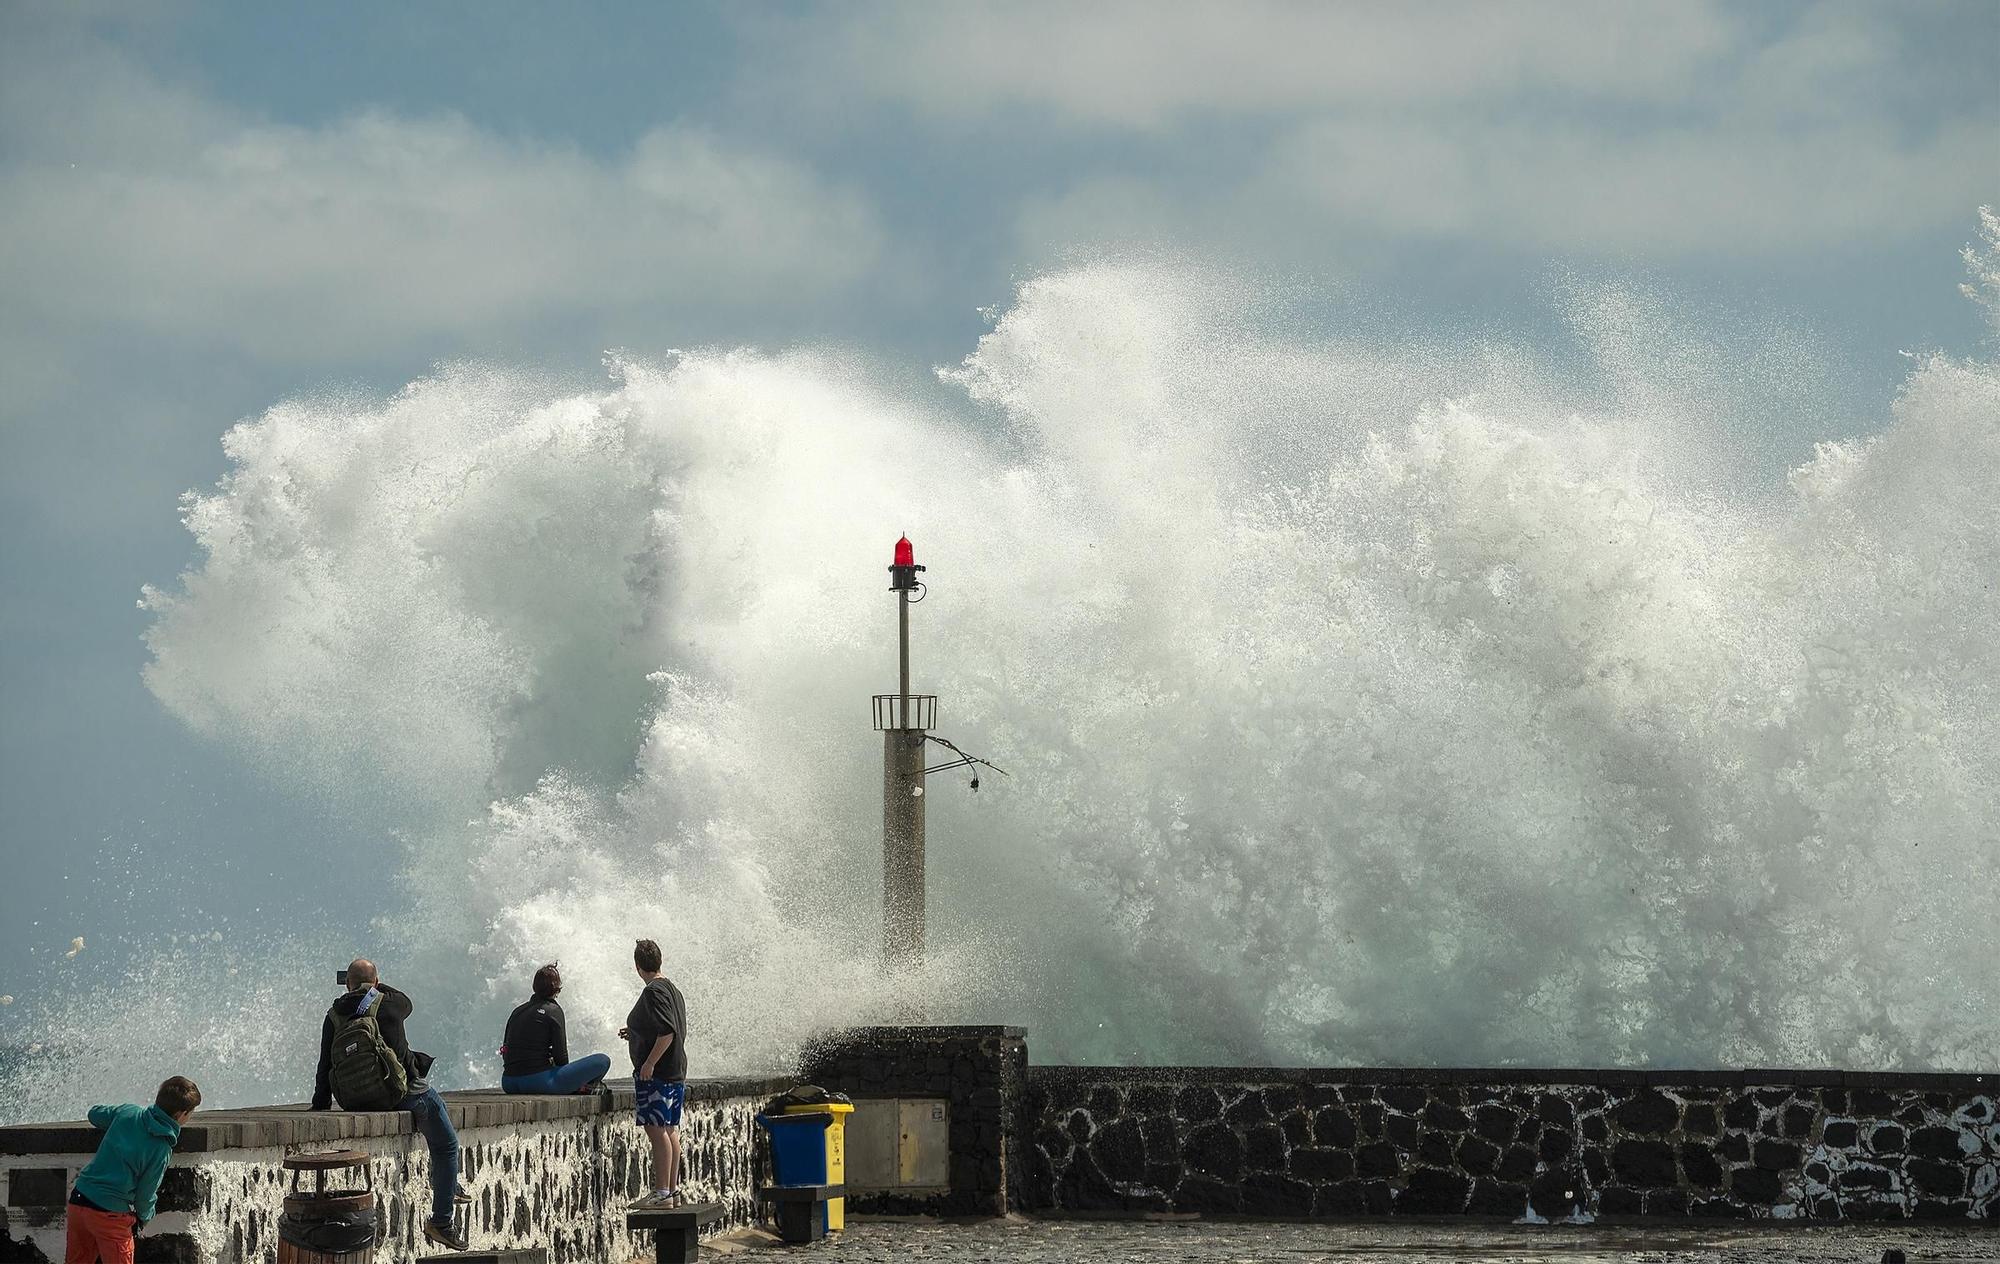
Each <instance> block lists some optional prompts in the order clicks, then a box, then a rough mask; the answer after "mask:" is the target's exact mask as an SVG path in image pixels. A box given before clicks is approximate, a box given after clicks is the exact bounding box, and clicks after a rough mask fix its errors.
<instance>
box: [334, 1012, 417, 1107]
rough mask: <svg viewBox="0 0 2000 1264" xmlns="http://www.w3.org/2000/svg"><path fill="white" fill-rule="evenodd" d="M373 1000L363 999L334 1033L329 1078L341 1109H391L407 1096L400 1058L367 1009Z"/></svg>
mask: <svg viewBox="0 0 2000 1264" xmlns="http://www.w3.org/2000/svg"><path fill="white" fill-rule="evenodd" d="M377 995H379V994H377ZM374 1000H375V997H369V998H367V999H364V1000H363V1001H362V1003H361V1008H360V1009H359V1010H357V1011H355V1014H354V1016H353V1017H352V1018H349V1019H348V1020H346V1021H345V1022H344V1023H342V1024H341V1025H340V1026H339V1027H338V1028H337V1029H335V1031H334V1033H333V1070H332V1073H331V1074H330V1075H329V1076H328V1078H329V1079H330V1080H331V1081H332V1083H333V1097H334V1100H335V1101H337V1102H339V1103H340V1108H341V1109H342V1110H394V1109H395V1108H396V1107H397V1105H398V1104H399V1103H401V1102H402V1100H403V1099H404V1098H405V1097H407V1096H409V1092H410V1079H409V1074H408V1073H407V1072H406V1071H405V1070H404V1068H403V1060H402V1059H401V1058H399V1057H397V1056H396V1051H395V1050H394V1049H391V1048H390V1047H389V1042H388V1041H386V1040H384V1039H382V1028H381V1026H380V1025H379V1024H378V1023H377V1022H376V1021H375V1015H373V1014H371V1013H369V1012H368V1008H369V1006H370V1005H371V1004H372V1003H373V1001H374Z"/></svg>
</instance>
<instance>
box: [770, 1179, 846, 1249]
mask: <svg viewBox="0 0 2000 1264" xmlns="http://www.w3.org/2000/svg"><path fill="white" fill-rule="evenodd" d="M846 1196H847V1186H845V1185H766V1186H764V1187H763V1188H762V1189H760V1190H758V1191H757V1201H758V1202H760V1203H770V1204H771V1205H772V1209H773V1210H774V1211H775V1212H776V1213H777V1214H776V1216H775V1217H774V1218H775V1219H776V1220H777V1222H778V1236H779V1237H781V1238H783V1239H784V1240H785V1241H787V1242H811V1241H812V1240H813V1239H815V1238H817V1237H819V1236H820V1227H821V1226H822V1225H824V1224H825V1223H826V1204H827V1201H828V1200H829V1199H834V1198H844V1197H846Z"/></svg>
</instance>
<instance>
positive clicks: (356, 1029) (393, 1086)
mask: <svg viewBox="0 0 2000 1264" xmlns="http://www.w3.org/2000/svg"><path fill="white" fill-rule="evenodd" d="M346 983H347V992H346V994H345V995H343V996H342V997H340V998H339V999H338V1000H336V1001H334V1003H333V1006H332V1008H331V1009H329V1010H327V1012H326V1021H325V1022H323V1023H321V1024H320V1029H319V1071H318V1073H317V1074H316V1075H315V1077H314V1079H313V1099H312V1108H313V1109H314V1110H329V1109H331V1108H332V1106H333V1103H334V1102H335V1101H336V1100H337V1101H339V1103H340V1108H341V1109H342V1110H407V1111H409V1112H410V1117H411V1119H412V1121H413V1122H414V1123H415V1124H416V1126H417V1131H418V1132H421V1133H423V1134H424V1140H425V1141H427V1142H428V1143H429V1144H430V1151H431V1218H430V1219H429V1220H428V1221H426V1222H425V1223H424V1236H425V1237H426V1238H428V1239H430V1240H431V1241H432V1242H436V1243H439V1244H440V1245H443V1246H446V1247H449V1248H451V1249H452V1250H454V1251H463V1250H465V1249H466V1240H465V1235H464V1234H462V1233H460V1232H458V1230H457V1229H456V1228H455V1227H454V1226H453V1224H452V1207H453V1204H454V1203H455V1202H464V1203H469V1202H471V1201H472V1197H471V1195H469V1194H467V1193H465V1192H464V1191H463V1190H461V1189H459V1187H458V1130H457V1129H455V1128H453V1127H452V1126H451V1115H450V1114H449V1113H448V1112H447V1111H446V1110H445V1105H444V1099H443V1098H442V1097H439V1096H438V1092H437V1090H436V1089H434V1088H432V1087H431V1086H430V1085H429V1084H426V1083H425V1082H424V1074H425V1072H427V1071H429V1070H430V1058H429V1057H428V1056H427V1055H425V1054H421V1053H412V1052H410V1041H409V1038H408V1036H406V1035H405V1034H404V1032H403V1023H404V1021H405V1020H406V1019H408V1018H409V1016H410V1014H411V1012H412V1011H413V1010H414V1009H415V1008H416V1007H415V1006H414V1005H412V1004H411V1003H410V998H409V997H408V996H405V995H404V994H403V993H401V992H399V991H397V990H396V989H395V988H392V987H390V986H389V985H388V984H386V983H384V982H382V978H381V976H380V975H379V974H378V973H376V970H375V963H374V962H372V961H369V960H367V959H366V958H361V959H357V960H356V961H355V962H354V963H353V964H352V965H350V966H348V967H347V977H346Z"/></svg>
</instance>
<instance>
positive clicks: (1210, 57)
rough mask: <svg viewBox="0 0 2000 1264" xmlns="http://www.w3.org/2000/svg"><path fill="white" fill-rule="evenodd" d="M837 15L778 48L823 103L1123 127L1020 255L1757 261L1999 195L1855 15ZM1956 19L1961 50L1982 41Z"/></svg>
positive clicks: (1103, 8)
mask: <svg viewBox="0 0 2000 1264" xmlns="http://www.w3.org/2000/svg"><path fill="white" fill-rule="evenodd" d="M840 12H841V13H842V14H843V15H844V20H843V21H842V22H841V23H840V24H839V27H838V29H837V30H831V31H830V30H828V29H826V27H825V25H824V24H823V23H822V24H821V25H813V24H812V23H806V24H803V25H802V26H801V27H800V28H797V29H795V30H794V32H793V35H794V38H802V37H801V36H800V35H799V34H798V30H809V31H811V33H812V37H811V42H812V46H813V48H814V50H815V55H816V57H817V62H816V65H817V69H816V70H815V71H814V72H813V73H817V74H819V75H820V76H823V77H831V78H832V79H833V80H834V81H836V82H838V83H841V84H843V85H845V89H846V90H847V91H849V92H853V93H858V94H863V95H868V96H872V97H874V98H876V99H878V100H881V101H884V102H888V103H891V104H892V105H894V106H897V107H908V108H910V109H911V110H912V111H913V112H915V113H916V114H918V115H919V116H921V117H923V118H924V119H926V120H930V121H932V122H936V121H938V120H944V121H946V123H947V124H949V125H953V126H959V125H963V126H968V127H984V128H988V129H998V130H1001V131H1008V132H1011V131H1012V130H1014V129H1016V128H1017V127H1020V126H1023V125H1025V126H1030V127H1032V126H1034V125H1036V124H1037V123H1039V124H1041V125H1042V126H1044V127H1046V126H1047V125H1048V124H1049V123H1051V122H1054V123H1057V124H1060V125H1062V126H1063V127H1066V128H1068V129H1070V130H1071V131H1072V132H1075V133H1080V134H1084V135H1093V134H1094V135H1095V136H1097V137H1098V138H1100V143H1101V138H1103V137H1107V136H1110V135H1115V134H1119V133H1128V134H1129V137H1130V138H1129V139H1127V140H1126V141H1124V142H1122V143H1120V144H1117V145H1116V146H1115V147H1107V148H1106V149H1105V151H1104V152H1106V153H1107V154H1108V155H1109V156H1108V157H1107V158H1106V159H1105V160H1104V161H1102V162H1100V163H1099V164H1098V165H1097V166H1095V167H1094V168H1093V169H1091V170H1089V171H1087V172H1081V173H1077V174H1075V175H1071V176H1068V177H1067V178H1066V179H1065V181H1064V183H1063V185H1062V186H1061V187H1059V188H1054V189H1051V188H1048V187H1046V186H1045V185H1044V186H1041V187H1035V185H1034V183H1033V175H1034V174H1035V173H1032V172H1029V173H1027V175H1028V177H1029V178H1028V184H1029V191H1028V192H1026V193H1025V194H1024V195H1023V197H1022V198H1021V201H1020V205H1019V208H1018V211H1017V214H1016V227H1017V238H1018V240H1020V241H1021V242H1022V243H1023V244H1024V245H1025V246H1027V247H1028V248H1029V249H1030V250H1031V251H1036V252H1044V253H1045V252H1047V251H1049V250H1051V249H1055V250H1060V249H1061V247H1062V246H1064V245H1066V244H1071V243H1074V242H1077V241H1095V242H1104V241H1116V240H1118V239H1120V238H1121V237H1124V236H1127V235H1128V232H1129V231H1136V232H1137V233H1138V234H1140V235H1143V236H1149V237H1158V236H1168V237H1175V238H1178V239H1181V240H1186V241H1192V242H1194V243H1197V244H1198V245H1199V246H1200V247H1201V248H1202V249H1204V250H1209V251H1216V252H1220V253H1222V254H1225V255H1234V254H1239V253H1247V254H1253V255H1255V254H1260V253H1262V254H1267V255H1268V254H1269V253H1271V252H1272V250H1273V249H1278V250H1281V251H1288V252H1289V253H1291V254H1292V255H1294V256H1297V255H1299V254H1300V253H1301V252H1303V253H1304V254H1307V255H1314V256H1319V257H1321V258H1327V257H1338V256H1341V255H1343V254H1348V253H1351V252H1352V251H1354V250H1365V249H1368V248H1370V246H1372V245H1373V244H1375V243H1379V242H1381V241H1383V240H1385V239H1388V240H1404V241H1410V242H1413V243H1424V242H1427V241H1430V240H1434V239H1444V238H1452V239H1460V240H1469V241H1476V242H1480V243H1483V244H1486V245H1490V246H1494V247H1498V248H1500V249H1503V250H1528V251H1533V252H1545V251H1546V252H1553V253H1557V254H1561V255H1583V256H1591V255H1597V256H1605V255H1611V256H1640V257H1648V258H1661V257H1674V256H1684V255H1693V254H1713V255H1718V256H1721V257H1740V256H1743V255H1746V254H1749V253H1751V252H1766V253H1772V254H1778V255H1782V254H1786V253H1790V252H1797V251H1801V250H1814V249H1821V248H1824V247H1827V246H1829V245H1833V244H1838V243H1842V242H1866V241H1874V240H1879V239H1880V238H1881V237H1883V236H1896V235H1904V234H1909V233H1913V232H1919V231H1924V230H1929V229H1937V228H1939V227H1942V226H1945V225H1952V224H1957V223H1961V222H1963V221H1964V220H1965V218H1966V217H1967V216H1968V215H1970V214H1971V210H1972V207H1973V206H1975V205H1976V204H1978V203H1979V202H1980V201H1982V200H1991V199H1992V198H1993V197H1994V196H1995V195H1996V194H2000V162H1996V157H2000V153H1997V152H1996V146H2000V116H1996V115H1995V113H1994V111H1993V108H1992V106H1993V97H1992V93H1991V91H1990V90H1986V89H1982V88H1980V87H1978V86H1977V85H1974V84H1971V83H1970V82H1969V81H1967V79H1966V73H1965V67H1964V65H1963V64H1962V62H1959V61H1954V60H1953V55H1952V53H1951V50H1950V48H1949V47H1948V45H1945V44H1940V42H1939V38H1938V31H1937V30H1936V29H1933V30H1930V31H1929V33H1928V34H1921V35H1920V34H1915V33H1912V32H1911V31H1910V30H1908V29H1905V28H1906V27H1907V26H1908V25H1909V23H1906V22H1904V21H1902V20H1900V19H1898V18H1897V17H1896V16H1895V15H1893V14H1888V13H1884V12H1883V11H1881V10H1879V9H1871V8H1868V7H1865V6H1853V5H1844V4H1827V5H1817V6H1810V7H1806V8H1802V9H1797V10H1767V11H1756V10H1750V9H1741V8H1738V9H1730V8H1725V7H1722V6H1717V5H1712V4H1707V3H1693V2H1690V3H1665V4H1652V3H1631V4H1612V5H1604V4H1577V3H1562V2H1556V0H1550V2H1546V3H1519V4H1507V5H1498V4H1487V3H1471V4H1447V3H1425V4H1379V5H1378V4H1342V5H1325V4H1294V3H1285V2H1280V0H1252V2H1249V3H1239V4H1228V5H1223V4H1201V3H1183V4H1171V5H1150V4H1145V5H1142V4H1138V3H1134V2H1131V0H1110V2H1107V3H1099V4H1090V5H1071V4H1053V3H1031V4H1026V5H1021V4H1016V5H1010V6H1005V7H997V6H951V7H946V8H942V9H940V8H936V7H931V8H924V9H914V8H911V7H907V6H896V5H890V6H885V7H877V8H870V9H865V10H855V9H852V8H848V9H843V10H841V11H840ZM1941 14H1942V16H1943V17H1945V18H1949V17H1951V15H1950V14H1943V13H1942V11H1938V12H1929V13H1927V14H1925V15H1918V16H1920V17H1923V16H1927V17H1928V18H1929V19H1933V21H1932V26H1933V27H1934V28H1936V27H1942V26H1944V25H1945V24H1944V23H1942V22H1940V21H1937V20H1935V19H1939V18H1940V15H1941ZM1966 16H1967V17H1969V19H1970V22H1971V24H1970V25H1969V26H1967V29H1966V30H1965V31H1963V32H1962V34H1963V35H1965V36H1966V37H1968V38H1977V37H1978V36H1979V34H1980V33H1981V32H1982V31H1991V30H1993V29H1995V26H1996V24H1995V23H1994V22H1993V21H1992V20H1991V18H1990V15H1989V16H1988V17H1985V18H1982V17H1981V16H1980V15H1979V14H1978V13H1977V12H1972V13H1970V14H1968V15H1966ZM826 48H835V49H838V50H840V51H841V53H842V55H841V56H838V57H834V56H824V55H821V54H823V50H824V49H826ZM1948 63H1949V64H1948ZM1350 236H1351V237H1353V238H1354V240H1352V241H1350V240H1349V237H1350Z"/></svg>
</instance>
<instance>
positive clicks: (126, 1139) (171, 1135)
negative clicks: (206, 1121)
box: [76, 1106, 181, 1224]
mask: <svg viewBox="0 0 2000 1264" xmlns="http://www.w3.org/2000/svg"><path fill="white" fill-rule="evenodd" d="M90 1126H91V1127H93V1128H96V1129H97V1130H98V1131H100V1132H102V1133H103V1134H104V1140H102V1141H100V1142H98V1143H97V1154H96V1157H94V1158H92V1159H91V1160H90V1166H88V1167H86V1168H84V1169H83V1171H82V1172H80V1173H79V1174H78V1175H77V1178H76V1188H77V1190H78V1191H79V1192H80V1193H82V1195H83V1196H84V1197H85V1198H88V1199H89V1200H90V1201H91V1202H93V1203H95V1204H96V1205H97V1206H99V1207H102V1208H103V1209H104V1210H106V1211H129V1212H131V1213H132V1214H133V1215H135V1216H137V1217H138V1218H139V1223H140V1224H144V1223H146V1222H147V1221H148V1220H151V1219H152V1218H153V1203H154V1200H155V1199H157V1198H158V1197H159V1194H160V1177H162V1176H164V1175H165V1174H166V1171H167V1156H169V1155H171V1154H172V1153H173V1152H174V1142H176V1141H178V1140H180V1135H181V1126H180V1125H179V1124H177V1123H175V1122H174V1117H173V1116H172V1115H169V1114H168V1113H167V1112H166V1111H164V1110H161V1109H160V1108H159V1107H158V1106H92V1107H91V1108H90Z"/></svg>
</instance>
